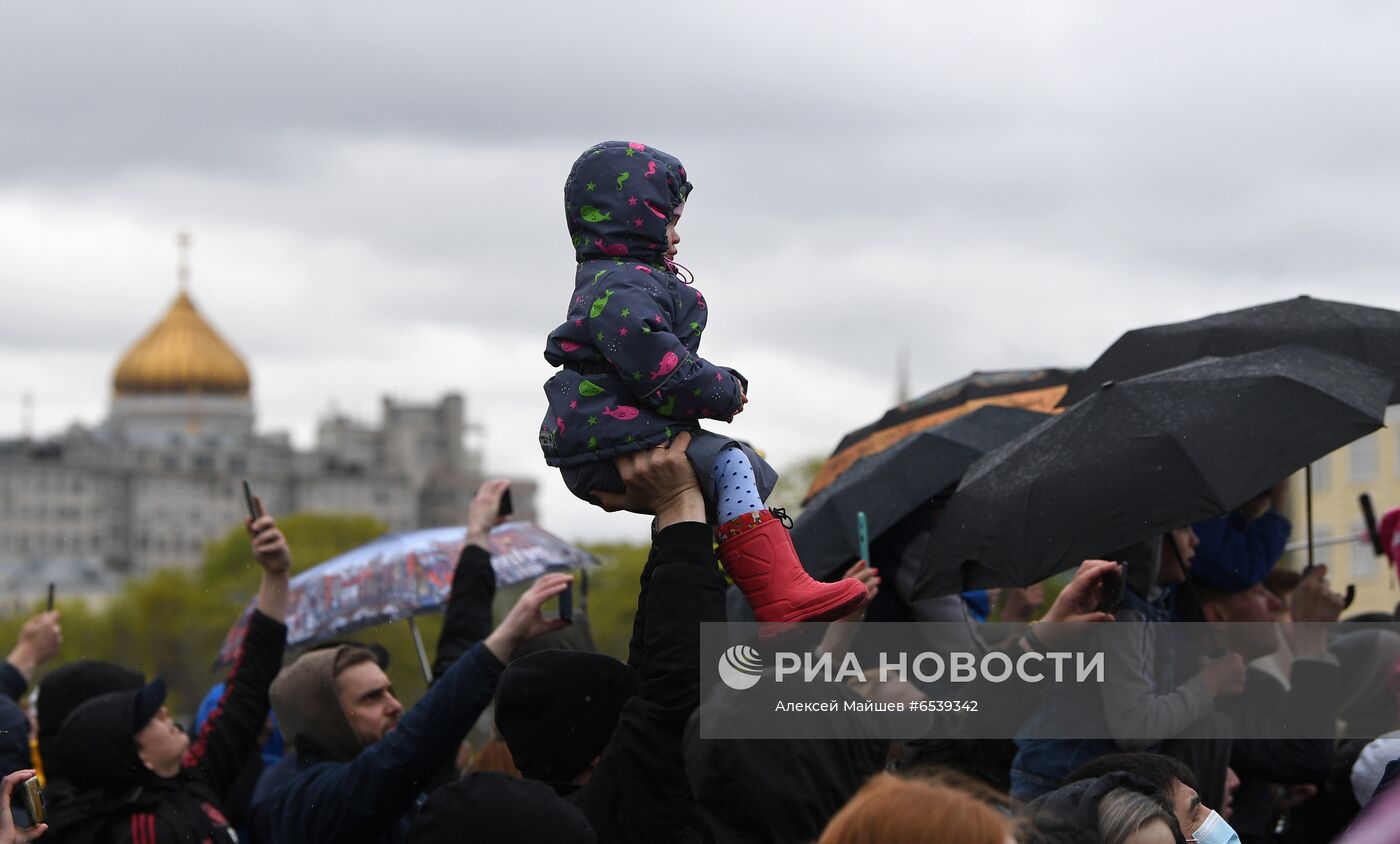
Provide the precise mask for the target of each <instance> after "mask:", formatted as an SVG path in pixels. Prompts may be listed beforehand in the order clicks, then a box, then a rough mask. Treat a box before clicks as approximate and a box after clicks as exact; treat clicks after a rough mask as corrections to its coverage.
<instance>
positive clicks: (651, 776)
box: [568, 522, 725, 842]
mask: <svg viewBox="0 0 1400 844" xmlns="http://www.w3.org/2000/svg"><path fill="white" fill-rule="evenodd" d="M724 586H725V583H724V577H723V575H721V574H720V572H719V569H718V567H717V566H716V564H715V555H714V550H713V538H712V534H711V532H710V528H709V527H708V526H707V525H705V524H702V523H700V522H681V523H680V524H675V525H671V526H670V527H667V528H665V529H664V530H662V531H661V532H660V533H658V534H657V535H656V538H655V539H654V540H653V542H652V546H651V556H650V557H649V558H648V559H647V563H646V567H645V568H643V570H642V579H641V593H640V595H638V597H637V615H636V617H635V619H634V621H633V626H632V642H631V655H630V657H629V659H628V663H629V664H630V665H631V666H632V668H633V669H634V670H636V672H637V673H638V674H640V675H641V680H642V682H641V688H640V689H639V690H638V692H637V694H636V695H635V696H634V697H632V699H631V700H629V701H628V702H627V703H626V704H624V705H623V708H622V714H621V715H620V716H619V717H618V722H617V730H616V731H615V732H614V733H613V737H612V740H611V741H609V742H608V745H607V748H606V749H605V750H604V751H603V755H602V758H601V760H600V761H599V762H598V766H597V767H596V768H595V769H594V770H593V775H592V776H591V777H590V778H589V780H588V783H587V784H586V785H584V786H583V787H582V788H580V789H578V790H577V791H574V792H573V793H572V794H570V795H569V796H568V799H569V800H571V801H572V802H573V803H574V805H576V806H578V807H579V808H580V809H582V810H583V814H584V817H586V818H588V822H589V823H590V824H591V825H592V826H593V830H594V831H595V832H596V833H597V834H598V840H599V841H600V842H632V841H636V842H657V841H667V842H674V841H685V840H687V836H692V837H693V836H695V835H697V834H698V833H697V832H696V831H697V830H698V829H699V828H700V822H699V819H698V818H697V817H696V815H695V807H694V801H693V800H692V798H691V796H690V788H689V786H688V784H687V782H686V776H685V759H684V754H683V752H682V747H681V745H682V742H683V739H684V737H685V727H686V724H687V722H688V721H689V720H690V714H691V713H692V712H694V711H695V708H696V706H697V705H698V704H699V702H700V625H701V623H702V622H707V621H724Z"/></svg>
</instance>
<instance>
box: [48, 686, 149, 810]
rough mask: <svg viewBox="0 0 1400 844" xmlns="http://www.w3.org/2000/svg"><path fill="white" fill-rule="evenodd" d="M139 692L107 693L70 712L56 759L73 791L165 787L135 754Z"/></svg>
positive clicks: (59, 739)
mask: <svg viewBox="0 0 1400 844" xmlns="http://www.w3.org/2000/svg"><path fill="white" fill-rule="evenodd" d="M141 708H142V698H141V690H140V689H135V690H131V691H124V692H108V693H107V694H104V695H98V696H97V697H95V698H93V699H92V700H89V701H88V702H86V703H84V704H83V705H82V706H79V707H78V708H77V709H74V710H73V711H72V713H70V714H69V716H68V717H67V718H66V719H64V721H63V726H62V727H61V728H60V729H59V731H58V757H59V759H60V760H61V761H62V765H63V770H64V771H65V772H66V774H67V776H68V778H69V780H71V781H72V783H73V785H74V786H76V787H77V788H79V789H89V788H109V789H110V788H124V787H127V786H133V785H148V786H159V785H161V784H163V783H165V782H166V780H164V779H163V778H162V777H160V776H159V775H157V774H156V773H155V772H154V771H152V770H151V769H150V768H147V767H146V765H145V763H143V762H142V761H141V757H140V756H138V755H137V753H136V733H137V732H138V731H139V730H140V728H141V727H142V726H144V725H145V722H146V721H149V720H150V718H149V717H147V718H145V719H144V721H143V720H142V718H141V715H140V713H139V710H141Z"/></svg>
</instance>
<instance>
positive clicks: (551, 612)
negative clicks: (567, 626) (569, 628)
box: [540, 569, 574, 621]
mask: <svg viewBox="0 0 1400 844" xmlns="http://www.w3.org/2000/svg"><path fill="white" fill-rule="evenodd" d="M554 572H560V573H564V574H570V575H572V574H573V572H570V571H568V570H567V569H552V570H551V573H554ZM540 614H541V615H543V616H544V617H545V618H562V619H564V620H566V621H573V620H574V584H573V583H572V582H570V583H569V586H568V588H566V589H565V590H564V591H563V592H560V593H559V594H558V595H556V596H554V597H553V598H550V599H549V600H548V601H545V602H544V604H542V605H541V606H540Z"/></svg>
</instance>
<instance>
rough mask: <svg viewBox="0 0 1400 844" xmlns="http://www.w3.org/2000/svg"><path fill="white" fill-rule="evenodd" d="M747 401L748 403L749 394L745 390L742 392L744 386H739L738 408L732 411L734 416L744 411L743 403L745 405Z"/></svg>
mask: <svg viewBox="0 0 1400 844" xmlns="http://www.w3.org/2000/svg"><path fill="white" fill-rule="evenodd" d="M748 403H749V394H748V393H746V392H744V388H743V387H740V388H739V409H738V410H736V411H734V415H735V416H738V415H739V414H741V413H743V412H744V405H746V404H748Z"/></svg>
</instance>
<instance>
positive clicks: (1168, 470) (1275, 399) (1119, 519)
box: [915, 347, 1393, 596]
mask: <svg viewBox="0 0 1400 844" xmlns="http://www.w3.org/2000/svg"><path fill="white" fill-rule="evenodd" d="M1392 386H1393V379H1392V378H1391V377H1390V376H1388V375H1387V374H1385V373H1383V372H1380V371H1378V370H1375V369H1372V368H1371V367H1369V366H1366V365H1365V364H1361V363H1357V362H1356V361H1354V360H1351V359H1350V358H1344V357H1340V356H1337V355H1332V354H1328V353H1326V352H1320V351H1317V350H1314V349H1306V348H1296V347H1285V348H1279V349H1270V350H1266V351H1263V352H1256V353H1253V354H1248V355H1241V356H1238V357H1233V358H1207V359H1205V360H1201V361H1196V362H1194V363H1190V364H1186V365H1184V366H1179V367H1176V368H1174V369H1169V370H1166V371H1164V372H1158V373H1153V374H1151V375H1145V376H1142V377H1140V378H1134V379H1130V380H1128V381H1124V382H1121V383H1117V384H1112V385H1109V386H1106V387H1103V388H1101V389H1100V390H1099V391H1098V392H1096V393H1094V394H1093V395H1092V396H1089V397H1088V398H1085V399H1083V400H1082V401H1080V402H1079V403H1078V404H1076V405H1074V406H1073V407H1071V408H1069V409H1068V410H1066V411H1065V412H1064V413H1063V414H1061V415H1059V416H1056V417H1053V418H1051V419H1049V420H1047V421H1046V422H1045V423H1043V424H1042V425H1040V426H1038V427H1036V428H1035V429H1033V430H1032V431H1030V432H1029V433H1027V434H1026V435H1024V436H1022V437H1021V438H1019V439H1017V440H1015V441H1013V442H1011V443H1009V444H1008V445H1006V446H1005V447H1003V448H1000V449H997V450H996V451H993V452H992V453H990V454H988V455H987V456H985V457H984V458H982V459H981V460H979V461H978V462H977V463H976V464H974V465H973V466H972V468H971V469H969V470H968V472H967V475H966V476H965V477H964V478H963V481H962V484H961V485H959V487H958V489H957V491H956V492H955V493H954V494H953V496H952V498H951V499H950V500H949V502H948V504H947V506H946V507H945V509H944V510H943V513H942V515H941V518H940V520H939V523H938V525H937V527H936V528H935V529H934V534H933V538H932V541H931V542H930V543H929V552H928V555H927V557H926V558H925V560H924V563H925V566H926V567H925V570H924V571H922V572H920V573H919V575H918V576H917V578H916V579H915V583H916V584H917V588H916V591H915V594H916V595H919V596H927V595H937V594H949V593H953V592H959V591H962V590H965V589H970V588H979V587H986V586H1007V585H1012V586H1026V585H1029V584H1031V583H1035V582H1037V581H1039V580H1042V579H1044V578H1046V577H1049V576H1050V575H1052V574H1055V573H1056V572H1059V571H1063V570H1065V569H1067V568H1070V567H1071V566H1074V565H1076V564H1078V563H1079V562H1080V561H1081V560H1083V559H1086V558H1090V557H1095V556H1099V555H1103V554H1107V553H1111V552H1112V551H1113V550H1114V549H1117V548H1121V547H1123V546H1126V545H1130V544H1132V543H1135V542H1140V541H1143V540H1145V539H1147V538H1149V537H1151V536H1154V535H1156V534H1160V533H1163V532H1165V531H1167V530H1170V529H1172V528H1175V527H1180V526H1181V525H1185V524H1189V523H1191V522H1194V521H1198V520H1200V519H1204V518H1209V517H1211V516H1218V515H1221V514H1224V513H1228V512H1229V511H1230V510H1231V509H1233V508H1234V507H1237V506H1239V505H1240V504H1242V503H1243V502H1245V501H1246V500H1248V499H1249V498H1250V497H1251V496H1254V495H1256V494H1258V492H1259V490H1261V489H1265V488H1267V487H1268V486H1270V485H1271V484H1273V483H1274V482H1275V481H1277V480H1278V479H1279V478H1281V477H1284V476H1286V475H1288V474H1290V473H1292V472H1294V471H1297V470H1298V468H1300V467H1302V466H1304V465H1306V464H1308V463H1311V462H1312V461H1314V460H1316V459H1318V458H1320V457H1321V456H1322V455H1324V454H1327V453H1328V452H1330V451H1332V450H1334V449H1336V448H1338V447H1340V446H1342V445H1345V444H1346V443H1349V442H1351V441H1353V440H1355V439H1357V438H1359V437H1362V436H1365V435H1366V434H1368V433H1370V432H1372V431H1374V430H1376V429H1377V428H1379V427H1380V426H1381V425H1382V423H1383V419H1384V414H1385V405H1386V399H1387V397H1388V396H1389V395H1390V391H1391V388H1392Z"/></svg>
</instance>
